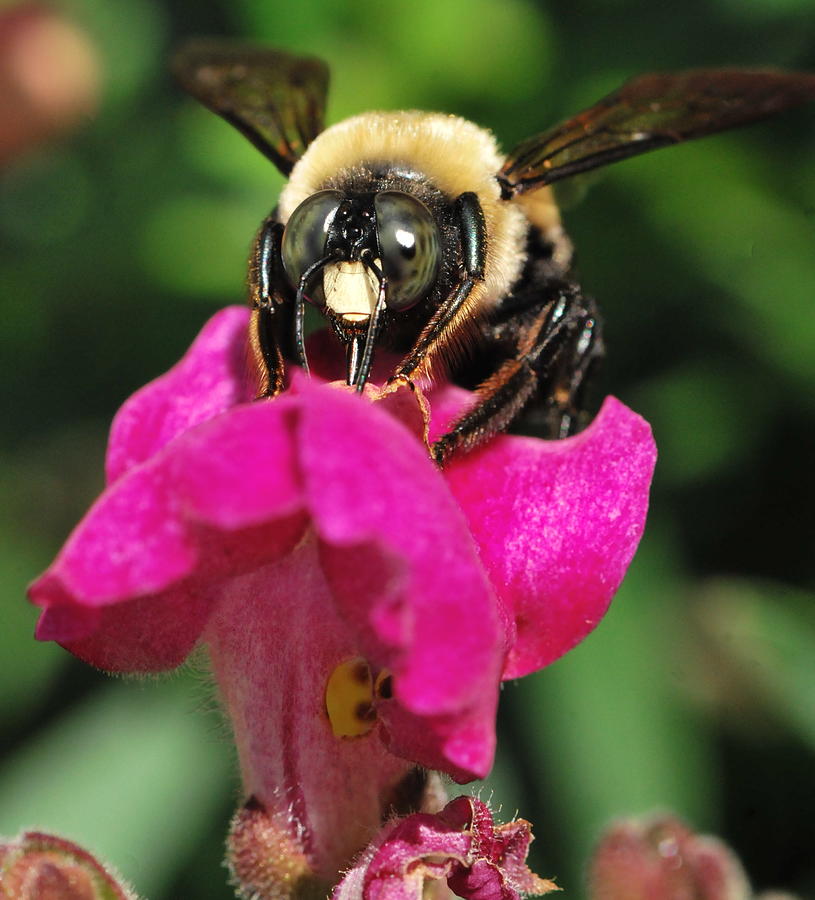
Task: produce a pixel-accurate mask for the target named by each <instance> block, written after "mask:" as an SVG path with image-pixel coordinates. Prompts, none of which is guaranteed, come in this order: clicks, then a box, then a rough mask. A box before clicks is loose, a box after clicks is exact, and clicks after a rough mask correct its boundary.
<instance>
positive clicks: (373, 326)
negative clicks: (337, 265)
mask: <svg viewBox="0 0 815 900" xmlns="http://www.w3.org/2000/svg"><path fill="white" fill-rule="evenodd" d="M360 259H361V261H362V264H363V265H364V266H365V268H366V269H369V270H370V271H371V272H373V273H374V276H375V277H376V280H377V281H378V282H379V295H378V296H377V298H376V306H375V307H374V310H373V312H372V313H371V318H370V319H369V320H368V331H367V333H366V335H365V347H364V349H363V351H362V356H361V357H360V359H359V363H358V365H357V366H356V367H355V368H356V371H355V372H349V373H348V383H349V384H353V385H355V386H356V389H357V393H358V394H361V393H362V391H363V390H364V389H365V382H366V381H367V380H368V376H369V375H370V374H371V365H372V363H373V358H374V345H375V344H376V339H377V337H378V336H379V329H380V327H381V324H382V312H383V310H384V309H385V292H386V291H387V289H388V279H387V278H386V277H385V274H384V273H383V272H382V270H381V269H380V268H379V266H378V265H377V264H376V263H375V262H374V261H373V260H372V259H371V255H370V252H368V253H363V254H362V255H361V257H360Z"/></svg>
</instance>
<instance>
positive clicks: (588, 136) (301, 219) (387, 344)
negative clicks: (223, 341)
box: [174, 40, 815, 464]
mask: <svg viewBox="0 0 815 900" xmlns="http://www.w3.org/2000/svg"><path fill="white" fill-rule="evenodd" d="M174 68H175V72H176V75H177V77H178V79H179V80H180V83H181V85H182V86H183V87H184V89H185V90H187V91H188V92H189V93H190V94H192V95H193V96H194V97H196V98H197V99H198V100H200V101H201V102H202V103H203V104H204V105H205V106H207V107H209V108H210V109H211V110H213V111H214V112H216V113H218V114H219V115H220V116H222V117H223V118H224V119H226V120H227V121H228V122H230V123H231V124H232V125H233V126H235V127H236V128H237V129H238V130H239V131H241V132H242V133H243V134H244V135H245V136H246V137H247V138H248V139H249V140H250V141H251V142H252V143H253V144H254V145H255V146H256V147H257V148H258V149H259V150H260V151H261V152H262V153H264V154H265V155H266V156H267V157H268V158H269V159H270V160H271V161H272V162H273V163H274V164H275V165H276V166H277V168H278V169H280V171H281V172H283V173H284V174H285V175H288V176H289V180H288V182H287V184H286V185H285V187H284V188H283V191H282V193H281V195H280V198H279V202H278V205H277V206H276V208H275V209H273V210H272V212H271V213H270V214H269V216H268V217H267V218H266V220H265V221H264V222H263V223H262V225H261V227H260V230H259V232H258V235H257V238H256V240H255V243H254V246H253V250H252V253H251V257H250V263H249V288H250V300H251V304H252V308H253V314H252V333H251V346H252V350H253V354H254V357H255V359H256V361H257V365H258V369H259V373H260V384H261V390H260V395H261V396H274V395H276V394H277V393H279V392H280V391H281V390H282V389H283V386H284V378H285V369H286V365H287V364H288V363H289V362H290V361H291V362H294V363H296V364H299V365H300V366H302V367H303V369H305V370H308V358H307V353H306V344H305V336H304V318H305V307H306V304H307V303H308V304H311V305H313V306H314V307H316V308H317V309H318V310H319V311H320V312H321V313H322V314H323V316H324V317H325V318H326V319H327V321H328V323H329V324H330V326H331V328H332V329H333V332H334V333H335V335H336V337H337V339H338V340H339V342H340V343H341V344H342V345H343V346H344V348H345V354H346V366H345V378H346V381H347V383H348V384H349V385H352V386H355V387H356V389H357V390H358V391H362V390H363V388H364V386H365V383H366V381H367V380H368V378H369V376H370V374H371V368H372V365H373V362H374V356H375V354H376V353H377V351H378V350H382V351H389V352H391V353H396V354H398V359H399V360H400V361H399V362H398V364H397V365H396V367H395V369H394V370H393V371H392V373H391V380H392V381H396V382H403V383H408V384H411V383H412V382H413V380H414V379H417V378H419V377H420V376H422V375H426V374H428V373H429V372H430V371H431V370H432V368H433V367H434V365H435V364H436V363H439V362H441V363H442V364H444V365H446V366H447V368H448V370H449V373H450V375H451V377H453V378H454V379H458V380H459V381H461V380H464V381H469V382H471V383H472V386H474V387H475V390H476V395H477V396H476V403H475V405H474V406H473V407H472V408H471V409H470V410H469V411H468V412H466V413H465V414H464V415H463V416H462V417H461V418H460V419H459V420H458V421H457V422H455V423H454V424H453V425H452V427H451V428H450V430H449V431H448V432H447V433H446V434H444V435H443V436H442V437H441V438H439V439H438V440H437V441H436V442H435V444H434V445H433V447H432V453H433V456H434V458H435V459H436V461H437V462H438V463H439V464H442V463H443V462H444V461H445V460H446V459H447V458H448V457H449V456H450V454H452V453H454V452H456V451H459V450H467V449H469V448H472V447H474V446H476V445H477V444H479V443H480V442H482V441H483V440H485V439H486V438H488V437H489V436H491V435H493V434H495V433H496V432H499V431H502V430H504V429H506V428H507V427H508V426H509V425H510V424H511V423H512V422H513V421H514V420H515V419H516V418H517V417H518V416H519V414H520V413H521V412H522V411H523V410H524V408H525V407H527V406H528V405H529V404H530V403H531V402H535V403H536V404H538V405H539V408H540V409H542V411H543V421H544V431H545V432H546V436H548V437H553V438H559V437H566V436H568V435H569V434H571V433H573V432H574V431H575V430H576V429H577V428H578V427H579V425H580V423H581V414H582V412H583V402H584V392H585V387H586V384H587V381H588V380H589V376H590V374H591V372H592V370H593V369H594V368H595V366H596V364H597V362H598V360H599V359H600V358H601V357H602V354H603V342H602V335H601V323H600V318H599V316H598V311H597V308H596V304H595V302H594V300H593V299H591V298H590V297H587V296H585V295H584V294H583V292H582V290H581V289H580V286H579V285H578V284H577V283H576V281H575V280H574V278H573V277H572V276H571V274H570V268H571V257H572V253H571V244H570V242H569V239H568V237H567V236H566V234H565V232H564V230H563V228H562V226H561V221H560V215H559V211H558V208H557V205H556V203H555V200H554V198H553V194H552V190H551V187H550V185H551V184H552V183H553V182H555V181H558V180H560V179H563V178H569V177H572V176H574V175H578V174H580V173H583V172H586V171H589V170H592V169H595V168H598V167H600V166H604V165H607V164H609V163H612V162H616V161H618V160H622V159H625V158H627V157H630V156H634V155H635V154H638V153H643V152H645V151H648V150H653V149H656V148H658V147H664V146H667V145H670V144H674V143H678V142H680V141H684V140H689V139H691V138H696V137H702V136H704V135H707V134H712V133H714V132H717V131H721V130H723V129H726V128H732V127H735V126H738V125H742V124H746V123H748V122H751V121H754V120H756V119H760V118H764V117H766V116H769V115H772V114H774V113H777V112H780V111H782V110H784V109H786V108H788V107H790V106H793V105H795V104H798V103H803V102H806V101H808V100H812V99H815V75H812V74H796V73H787V72H780V71H773V70H756V71H747V70H737V69H701V70H691V71H687V72H679V73H674V74H659V73H655V74H650V75H644V76H641V77H638V78H634V79H633V80H631V81H628V82H626V83H625V84H624V85H623V86H622V87H621V88H619V89H618V90H616V91H615V92H613V93H612V94H610V95H608V96H607V97H605V98H604V99H602V100H600V101H599V102H598V103H597V104H595V105H594V106H592V107H590V108H589V109H587V110H585V111H583V112H581V113H579V114H578V115H576V116H575V117H573V118H571V119H568V120H567V121H566V122H564V123H563V124H561V125H558V126H557V127H554V128H551V129H550V130H548V131H544V132H542V133H540V134H537V135H535V136H534V137H531V138H529V139H528V140H525V141H523V142H522V143H520V144H519V145H518V146H517V147H515V148H514V149H513V150H511V151H510V152H509V154H507V155H502V153H501V152H500V151H499V149H498V147H497V145H496V142H495V140H494V138H493V136H492V135H491V134H490V133H489V132H488V131H486V130H484V129H482V128H480V127H478V126H477V125H474V124H472V123H471V122H468V121H466V120H464V119H461V118H458V117H456V116H452V115H442V114H438V113H424V112H415V111H402V112H375V113H365V114H363V115H359V116H356V117H354V118H351V119H348V120H346V121H344V122H340V123H339V124H337V125H334V126H332V127H330V128H328V129H325V130H324V128H323V126H324V122H323V119H324V111H325V102H326V93H327V88H328V69H327V67H326V65H325V64H324V63H323V62H321V61H320V60H317V59H311V58H304V57H296V56H292V55H290V54H288V53H284V52H282V51H279V50H274V49H268V48H261V47H253V46H246V45H235V44H227V43H220V42H212V41H201V40H199V41H194V42H192V43H190V44H188V45H187V46H185V47H183V48H181V50H180V51H179V52H178V53H177V54H176V57H175V60H174ZM468 344H470V345H471V346H473V347H474V348H475V350H474V351H472V352H471V353H470V357H471V358H470V359H469V360H468V361H467V362H466V363H465V364H464V365H462V363H461V360H462V358H464V357H466V354H462V353H460V352H458V351H459V350H460V349H461V348H462V347H465V346H467V345H468Z"/></svg>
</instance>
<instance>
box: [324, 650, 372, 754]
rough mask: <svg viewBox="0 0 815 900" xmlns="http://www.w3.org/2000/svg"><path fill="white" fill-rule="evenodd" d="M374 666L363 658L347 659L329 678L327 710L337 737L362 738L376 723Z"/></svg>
mask: <svg viewBox="0 0 815 900" xmlns="http://www.w3.org/2000/svg"><path fill="white" fill-rule="evenodd" d="M373 701H374V685H373V677H372V676H371V667H370V666H369V665H368V663H367V661H366V660H364V659H363V658H362V657H361V656H355V657H354V658H353V659H346V660H345V661H344V662H341V663H340V664H339V665H338V666H337V667H336V668H335V669H334V671H333V672H332V673H331V675H329V677H328V684H327V685H326V686H325V708H326V711H327V712H328V721H329V722H330V723H331V730H332V731H333V732H334V737H338V738H355V737H362V736H363V735H364V734H368V732H369V731H370V730H371V729H372V728H373V727H374V725H375V724H376V710H375V709H374V702H373Z"/></svg>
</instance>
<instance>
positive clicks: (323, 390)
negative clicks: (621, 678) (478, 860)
mask: <svg viewBox="0 0 815 900" xmlns="http://www.w3.org/2000/svg"><path fill="white" fill-rule="evenodd" d="M247 320H248V313H247V311H246V310H244V309H241V308H230V309H226V310H224V311H222V312H221V313H219V314H218V315H216V316H215V317H214V318H213V319H212V320H211V321H210V322H209V324H208V325H207V326H206V327H205V328H204V330H203V332H202V333H201V335H200V336H199V337H198V339H197V340H196V342H195V343H194V344H193V346H192V348H191V349H190V351H189V352H188V353H187V355H186V356H185V357H184V359H182V361H181V362H180V363H179V364H178V365H177V366H176V367H175V368H174V369H172V370H171V371H170V372H168V373H167V374H166V375H164V376H162V377H161V378H159V379H157V380H156V381H155V382H153V383H152V384H150V385H148V386H147V387H145V388H143V389H142V390H141V391H139V392H138V393H137V394H136V395H134V396H133V397H132V398H131V399H130V400H129V401H127V403H126V404H125V405H124V407H123V408H122V409H121V410H120V412H119V413H118V415H117V417H116V420H115V421H114V424H113V428H112V432H111V438H110V445H109V449H108V459H107V475H108V486H107V488H106V490H105V491H104V493H103V494H102V496H101V497H100V498H99V500H98V501H97V502H96V504H95V505H94V506H93V507H92V509H91V510H90V511H89V513H88V514H87V516H86V517H85V519H84V520H83V521H82V522H81V523H80V524H79V526H78V527H77V528H76V530H75V531H74V533H73V534H72V535H71V537H70V538H69V539H68V542H67V543H66V545H65V547H64V548H63V549H62V551H61V553H60V554H59V556H58V557H57V559H56V560H55V562H54V563H53V564H52V566H51V567H50V568H49V569H48V571H47V572H46V573H45V574H44V575H43V576H41V578H40V579H39V580H38V581H37V582H36V583H35V584H34V585H33V586H32V588H31V593H30V596H31V599H32V601H33V602H34V603H36V604H37V605H38V606H40V607H42V609H43V613H42V616H41V618H40V621H39V625H38V629H37V637H38V638H40V639H41V640H56V641H58V642H59V643H60V644H62V645H63V646H65V647H66V648H67V649H68V650H70V651H71V652H72V653H74V654H76V655H77V656H79V657H80V658H82V659H84V660H86V661H88V662H89V663H91V664H93V665H96V666H98V667H100V668H102V669H107V670H112V671H131V672H150V671H159V670H163V669H168V668H172V667H174V666H176V665H178V664H179V663H180V662H181V661H182V660H183V659H184V658H185V657H186V655H187V654H188V653H189V652H190V650H191V649H192V648H193V646H194V645H195V644H196V643H197V642H199V641H203V642H204V643H206V645H207V646H208V649H209V652H210V655H211V658H212V665H213V669H214V673H215V676H216V679H217V681H218V684H219V688H220V692H221V695H222V699H223V701H224V704H225V706H226V709H227V711H228V713H229V716H230V718H231V720H232V725H233V729H234V732H235V737H236V741H237V745H238V751H239V756H240V762H241V768H242V775H243V780H244V787H245V789H246V792H247V794H248V795H251V796H253V797H254V798H255V800H256V802H258V803H260V804H262V806H263V807H264V808H265V809H267V810H269V811H270V815H273V816H274V815H278V814H280V815H282V816H284V818H285V821H286V822H288V823H289V824H290V826H291V830H292V833H293V834H296V839H297V842H298V846H299V847H300V848H301V850H302V852H303V854H304V855H305V858H306V859H307V860H308V862H309V865H311V866H312V868H313V869H314V871H315V872H317V873H318V874H320V875H321V876H324V877H325V878H327V879H329V880H331V882H332V883H333V881H334V880H336V878H335V876H336V872H337V871H338V870H339V869H340V868H341V867H342V866H343V865H345V864H347V862H348V861H349V860H350V859H351V857H352V856H353V855H354V854H355V853H356V852H357V851H358V850H359V849H360V848H361V847H363V846H364V845H365V844H366V843H367V842H368V841H369V840H370V839H371V838H372V836H373V835H374V833H375V831H376V829H377V828H378V827H379V825H380V823H381V821H382V820H383V816H386V815H387V813H388V810H389V809H390V808H392V806H393V805H394V803H395V800H394V792H395V790H396V788H397V786H398V784H399V782H400V781H401V780H402V779H403V777H404V776H405V775H406V774H407V773H408V772H409V771H410V769H411V768H412V767H413V766H414V765H415V764H417V763H418V764H420V765H422V766H425V767H427V768H432V769H440V770H442V771H444V772H447V773H449V774H450V775H452V777H453V778H455V779H456V780H458V781H468V780H470V779H472V778H476V777H481V776H484V775H485V774H486V773H487V772H488V771H489V769H490V766H491V764H492V758H493V752H494V743H495V733H494V720H495V710H496V705H497V699H498V689H499V684H500V681H501V679H502V678H515V677H518V676H520V675H524V674H526V673H528V672H531V671H533V670H535V669H537V668H540V667H541V666H544V665H546V664H548V663H550V662H552V661H553V660H555V659H557V658H558V657H559V656H560V655H562V654H563V653H565V652H566V651H567V650H569V649H570V648H571V647H573V646H574V645H575V644H576V643H578V642H579V641H580V640H581V639H582V638H583V637H585V636H586V635H587V634H588V633H589V632H590V631H591V630H592V629H593V628H594V626H595V625H596V624H597V623H598V622H599V620H600V619H601V617H602V616H603V613H604V612H605V610H606V608H607V606H608V604H609V602H610V600H611V597H612V595H613V594H614V592H615V591H616V589H617V587H618V585H619V583H620V581H621V580H622V577H623V575H624V573H625V570H626V567H627V566H628V563H629V562H630V560H631V557H632V556H633V554H634V551H635V549H636V546H637V543H638V541H639V538H640V535H641V533H642V528H643V524H644V520H645V513H646V508H647V495H648V486H649V483H650V478H651V472H652V469H653V464H654V458H655V449H654V445H653V441H652V438H651V434H650V429H649V428H648V425H647V424H646V423H645V422H644V421H643V420H642V419H640V418H639V417H638V416H636V415H635V414H634V413H632V412H631V411H630V410H628V409H627V408H626V407H624V406H622V405H621V404H620V403H619V402H618V401H616V400H614V399H608V400H607V401H606V403H605V404H604V406H603V409H602V410H601V412H600V414H599V415H598V416H597V419H596V420H595V422H594V423H593V424H592V425H591V426H590V427H589V428H588V429H587V430H586V431H584V432H583V433H582V434H580V435H578V436H577V437H575V438H570V439H568V440H566V441H559V442H544V441H540V440H535V439H532V438H521V437H506V436H504V437H499V438H496V439H495V440H493V441H491V442H490V443H489V444H488V445H487V446H485V447H483V448H481V449H479V450H477V451H475V452H473V453H471V454H469V455H466V456H462V457H460V458H457V459H455V460H454V461H453V462H452V463H451V464H450V465H449V466H448V467H447V468H446V469H445V471H444V472H443V473H442V472H440V471H439V470H438V469H437V467H436V466H435V465H434V464H433V463H432V462H431V461H430V459H429V456H428V453H427V448H426V446H425V444H424V443H423V442H422V441H421V440H420V439H417V432H420V431H421V421H420V420H419V417H418V412H417V409H418V407H417V406H416V404H415V402H414V401H413V400H412V395H411V394H410V392H409V391H406V390H403V391H400V392H398V393H397V394H395V395H392V396H391V397H390V398H388V399H387V400H385V401H384V402H381V403H371V402H368V401H367V400H364V399H363V400H361V399H360V398H358V397H357V396H355V395H352V394H350V393H347V392H345V391H341V390H337V389H336V388H334V387H331V386H327V385H325V384H322V383H320V382H319V381H318V380H317V379H314V380H308V379H307V378H305V377H302V376H300V377H297V376H298V375H299V372H295V377H294V378H293V380H292V385H291V388H290V390H289V391H287V392H286V394H285V395H283V396H281V397H279V398H277V399H275V400H273V401H270V402H259V403H255V402H248V401H250V400H251V390H250V388H249V387H248V386H247V384H246V383H245V379H244V378H243V375H242V373H243V371H244V368H245V345H246V329H247ZM313 356H314V354H313V353H312V354H310V358H311V357H313ZM428 396H429V401H430V406H431V409H432V419H431V421H430V430H431V433H436V434H437V433H439V432H440V430H441V429H442V427H443V425H444V424H445V420H449V419H450V418H451V417H452V416H453V415H454V414H455V412H456V410H458V409H460V408H461V407H462V405H463V404H464V403H466V402H468V396H469V395H467V394H466V392H463V391H460V390H458V389H456V388H452V387H449V386H447V387H443V388H440V389H438V390H435V391H431V392H430V394H429V395H428ZM406 402H407V406H406V405H405V404H406ZM409 410H412V411H413V417H411V414H410V412H409Z"/></svg>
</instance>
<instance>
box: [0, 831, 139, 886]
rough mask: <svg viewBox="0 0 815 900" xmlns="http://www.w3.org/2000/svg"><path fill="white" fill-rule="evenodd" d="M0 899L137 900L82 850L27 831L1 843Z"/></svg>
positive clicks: (47, 836) (65, 842)
mask: <svg viewBox="0 0 815 900" xmlns="http://www.w3.org/2000/svg"><path fill="white" fill-rule="evenodd" d="M0 897H2V898H9V900H137V898H136V895H135V894H134V893H133V892H132V891H131V890H130V888H128V887H127V886H126V885H124V884H123V883H122V882H121V881H120V880H119V879H118V878H117V877H115V876H114V875H113V874H112V873H111V872H110V871H109V869H108V868H107V867H106V866H103V865H102V864H101V863H100V862H99V861H98V860H96V859H94V857H93V856H91V855H90V853H88V852H87V851H85V850H83V849H82V848H81V847H79V846H77V845H76V844H74V843H72V842H71V841H66V840H64V839H63V838H59V837H55V836H54V835H51V834H42V833H41V832H37V831H28V832H26V833H24V834H22V835H21V836H20V837H18V838H16V839H14V840H12V841H9V842H8V843H0Z"/></svg>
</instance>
